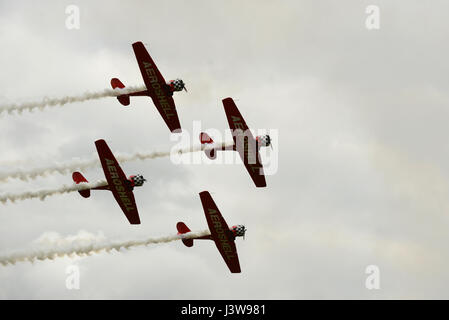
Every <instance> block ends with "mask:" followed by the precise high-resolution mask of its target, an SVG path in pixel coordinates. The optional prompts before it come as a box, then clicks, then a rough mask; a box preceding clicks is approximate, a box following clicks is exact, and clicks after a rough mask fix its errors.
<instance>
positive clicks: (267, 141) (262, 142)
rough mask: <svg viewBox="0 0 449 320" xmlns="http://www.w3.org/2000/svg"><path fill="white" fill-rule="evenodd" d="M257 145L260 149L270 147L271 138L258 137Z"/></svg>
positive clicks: (265, 136) (266, 136) (267, 136)
mask: <svg viewBox="0 0 449 320" xmlns="http://www.w3.org/2000/svg"><path fill="white" fill-rule="evenodd" d="M256 141H257V145H258V146H259V148H260V147H268V146H270V145H271V137H270V136H269V135H268V134H266V135H262V136H257V137H256Z"/></svg>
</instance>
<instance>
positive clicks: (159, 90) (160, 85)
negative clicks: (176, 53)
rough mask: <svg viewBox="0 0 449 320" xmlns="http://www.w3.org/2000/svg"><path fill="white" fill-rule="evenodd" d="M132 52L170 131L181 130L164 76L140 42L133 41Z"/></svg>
mask: <svg viewBox="0 0 449 320" xmlns="http://www.w3.org/2000/svg"><path fill="white" fill-rule="evenodd" d="M133 49H134V54H135V55H136V59H137V63H138V64H139V68H140V72H141V73H142V78H143V81H144V82H145V86H146V87H147V89H148V91H149V93H150V97H151V99H153V102H154V105H155V106H156V108H157V110H158V111H159V113H160V114H161V116H162V118H163V119H164V121H165V123H166V124H167V126H168V128H169V129H170V131H172V132H173V131H175V130H181V124H180V123H179V118H178V113H177V112H176V106H175V101H174V100H173V98H172V96H171V95H170V94H168V91H167V84H166V82H165V80H164V77H163V76H162V74H161V73H160V72H159V69H158V68H157V66H156V64H155V63H154V61H153V59H151V57H150V55H149V54H148V51H147V50H146V49H145V46H144V45H143V43H142V42H136V43H133Z"/></svg>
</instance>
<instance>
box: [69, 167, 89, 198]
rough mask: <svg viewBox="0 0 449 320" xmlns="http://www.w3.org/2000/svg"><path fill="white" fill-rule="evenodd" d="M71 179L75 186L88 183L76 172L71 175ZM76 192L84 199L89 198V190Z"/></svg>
mask: <svg viewBox="0 0 449 320" xmlns="http://www.w3.org/2000/svg"><path fill="white" fill-rule="evenodd" d="M72 179H73V181H74V182H75V183H76V184H80V183H87V182H88V181H87V179H86V178H84V176H83V175H82V174H81V173H80V172H78V171H76V172H74V173H73V174H72ZM78 192H79V194H80V195H81V196H83V197H84V198H89V197H90V189H85V190H79V191H78Z"/></svg>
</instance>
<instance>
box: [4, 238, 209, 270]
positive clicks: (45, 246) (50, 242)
mask: <svg viewBox="0 0 449 320" xmlns="http://www.w3.org/2000/svg"><path fill="white" fill-rule="evenodd" d="M205 235H210V232H209V231H208V230H204V231H199V232H189V233H186V234H183V235H171V236H166V237H160V238H147V239H143V240H128V241H114V242H111V241H107V240H106V238H105V237H104V235H103V234H101V233H100V234H98V235H95V234H92V233H88V232H86V231H80V232H79V233H78V234H77V235H76V236H68V237H65V238H64V237H61V236H60V235H59V234H57V233H47V234H44V235H43V236H41V237H40V238H39V239H38V241H36V242H35V243H34V245H35V248H30V249H28V250H26V251H24V252H17V253H12V254H8V255H3V256H0V264H2V265H4V266H6V265H8V264H15V263H17V262H25V261H28V262H34V261H36V260H46V259H49V260H54V259H56V258H59V257H64V256H69V257H73V256H80V257H82V256H86V255H92V254H100V253H102V252H108V253H109V252H111V251H112V250H116V251H117V252H120V250H121V249H130V248H133V247H137V246H147V245H150V244H157V243H167V242H172V241H176V240H180V239H191V238H196V237H202V236H205Z"/></svg>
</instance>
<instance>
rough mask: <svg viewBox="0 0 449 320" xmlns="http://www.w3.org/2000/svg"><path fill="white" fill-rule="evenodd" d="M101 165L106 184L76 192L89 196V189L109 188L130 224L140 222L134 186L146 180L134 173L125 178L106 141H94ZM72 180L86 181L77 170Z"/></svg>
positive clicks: (85, 196)
mask: <svg viewBox="0 0 449 320" xmlns="http://www.w3.org/2000/svg"><path fill="white" fill-rule="evenodd" d="M95 146H96V147H97V152H98V156H99V158H100V162H101V166H102V167H103V171H104V175H105V177H106V181H107V182H108V184H107V185H106V186H101V187H95V188H92V189H85V190H79V191H78V192H79V193H80V194H81V195H82V196H83V197H84V198H89V197H90V190H110V191H111V192H112V194H113V195H114V198H115V200H116V201H117V203H118V204H119V206H120V208H121V209H122V211H123V213H124V214H125V216H126V218H128V221H129V223H130V224H140V218H139V212H138V211H137V206H136V200H135V199H134V194H133V189H134V187H141V186H142V185H143V183H144V182H145V181H146V180H145V179H144V178H143V176H142V175H139V174H138V175H134V176H130V177H129V178H126V175H125V173H124V172H123V170H122V168H120V165H119V164H118V162H117V160H116V159H115V157H114V155H113V154H112V152H111V149H109V147H108V145H107V144H106V141H104V140H97V141H95ZM72 178H73V181H75V183H76V184H80V183H87V182H88V181H87V180H86V178H84V176H83V175H82V174H81V173H79V172H74V173H73V174H72Z"/></svg>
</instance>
